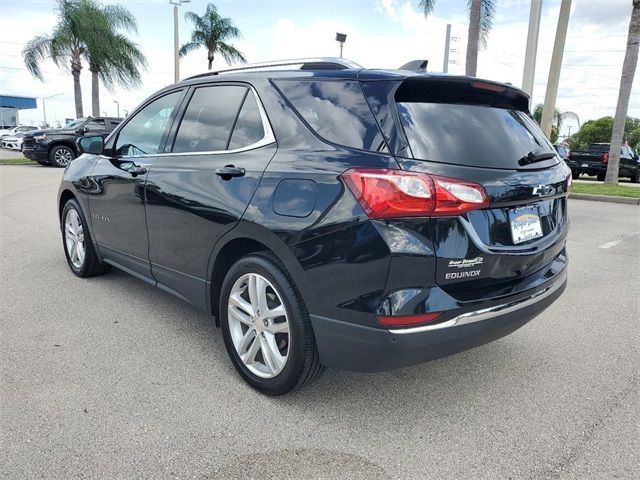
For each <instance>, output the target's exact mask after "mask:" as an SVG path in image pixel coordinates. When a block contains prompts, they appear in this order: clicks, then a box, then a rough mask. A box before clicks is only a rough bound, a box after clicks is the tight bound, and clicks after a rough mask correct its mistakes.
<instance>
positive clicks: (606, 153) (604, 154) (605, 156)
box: [602, 152, 609, 163]
mask: <svg viewBox="0 0 640 480" xmlns="http://www.w3.org/2000/svg"><path fill="white" fill-rule="evenodd" d="M602 161H603V162H604V163H609V152H604V153H603V154H602Z"/></svg>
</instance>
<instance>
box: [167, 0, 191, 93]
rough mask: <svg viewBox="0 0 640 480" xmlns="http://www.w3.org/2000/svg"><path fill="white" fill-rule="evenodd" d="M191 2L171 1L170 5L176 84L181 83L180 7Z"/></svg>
mask: <svg viewBox="0 0 640 480" xmlns="http://www.w3.org/2000/svg"><path fill="white" fill-rule="evenodd" d="M190 2H191V0H169V3H170V4H171V5H173V63H174V72H175V73H174V78H175V82H176V83H178V82H179V81H180V58H179V56H178V50H179V48H180V45H179V41H178V7H180V6H182V5H183V4H185V3H190Z"/></svg>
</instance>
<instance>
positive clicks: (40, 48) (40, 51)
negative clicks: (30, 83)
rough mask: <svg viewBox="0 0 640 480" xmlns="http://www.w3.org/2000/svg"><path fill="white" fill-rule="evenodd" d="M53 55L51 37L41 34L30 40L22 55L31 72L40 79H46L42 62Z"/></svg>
mask: <svg viewBox="0 0 640 480" xmlns="http://www.w3.org/2000/svg"><path fill="white" fill-rule="evenodd" d="M50 56H51V37H50V36H49V35H39V36H37V37H35V38H33V39H32V40H30V41H29V42H28V43H27V45H26V46H25V47H24V49H23V50H22V57H23V58H24V63H25V65H26V66H27V70H29V73H31V75H33V76H34V77H36V78H37V79H38V80H42V81H44V77H43V76H42V71H41V70H40V64H41V63H42V62H43V61H45V60H46V59H47V58H48V57H50Z"/></svg>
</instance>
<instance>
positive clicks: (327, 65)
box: [185, 57, 362, 80]
mask: <svg viewBox="0 0 640 480" xmlns="http://www.w3.org/2000/svg"><path fill="white" fill-rule="evenodd" d="M279 67H297V68H290V69H289V70H345V69H348V68H357V69H360V68H362V66H360V65H358V64H357V63H355V62H352V61H350V60H345V59H343V58H334V57H318V58H294V59H291V60H276V61H273V62H261V63H249V64H246V65H240V66H237V67H231V68H225V69H224V70H216V71H214V72H205V73H200V74H198V75H193V76H192V77H188V78H185V80H191V79H192V78H200V77H207V76H209V75H222V74H225V73H237V72H246V71H252V70H254V71H261V70H278V69H279Z"/></svg>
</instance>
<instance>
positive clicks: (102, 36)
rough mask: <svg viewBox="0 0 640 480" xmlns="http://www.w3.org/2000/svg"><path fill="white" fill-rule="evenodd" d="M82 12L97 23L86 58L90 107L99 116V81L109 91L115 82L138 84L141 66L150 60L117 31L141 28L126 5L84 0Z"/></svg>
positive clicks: (129, 86)
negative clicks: (89, 74) (89, 80)
mask: <svg viewBox="0 0 640 480" xmlns="http://www.w3.org/2000/svg"><path fill="white" fill-rule="evenodd" d="M80 13H81V14H82V16H83V18H84V19H85V21H87V20H88V19H90V20H89V21H90V22H91V23H92V24H93V25H94V32H95V33H94V35H93V36H91V37H90V38H89V39H88V40H87V48H86V50H85V52H84V57H85V59H86V60H87V63H88V64H89V71H90V72H91V104H92V108H91V110H92V114H93V116H94V117H95V116H99V115H100V80H102V83H104V85H105V86H106V87H107V89H108V90H110V91H111V90H112V89H113V87H114V86H115V85H116V84H118V85H121V86H123V87H125V88H132V87H136V86H139V85H140V79H141V75H140V70H139V67H140V66H141V67H142V68H145V69H146V66H147V60H146V58H145V56H144V54H143V53H142V52H141V51H140V49H139V48H138V46H137V45H136V44H135V43H133V42H132V41H131V40H129V39H128V38H127V37H126V36H125V35H123V34H122V33H120V32H119V31H118V30H119V29H125V30H127V31H128V32H134V33H137V30H138V25H137V22H136V20H135V18H134V17H133V15H131V13H130V12H129V10H127V9H126V8H125V7H123V6H120V5H106V6H102V5H100V4H96V3H93V2H92V1H84V2H82V9H81V11H80Z"/></svg>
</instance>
